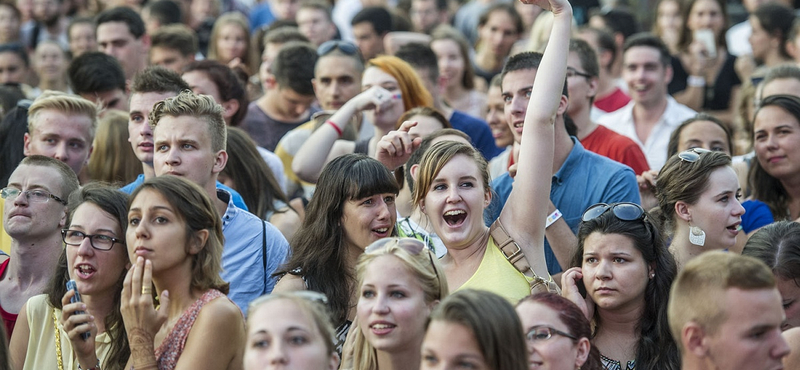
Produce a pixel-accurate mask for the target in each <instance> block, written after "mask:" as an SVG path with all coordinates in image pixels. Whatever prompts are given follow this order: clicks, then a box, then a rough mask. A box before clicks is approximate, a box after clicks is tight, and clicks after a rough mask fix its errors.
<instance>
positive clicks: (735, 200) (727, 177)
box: [688, 166, 744, 249]
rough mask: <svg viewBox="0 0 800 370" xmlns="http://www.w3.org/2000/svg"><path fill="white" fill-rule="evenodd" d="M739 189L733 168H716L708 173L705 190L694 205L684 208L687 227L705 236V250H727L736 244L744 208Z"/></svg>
mask: <svg viewBox="0 0 800 370" xmlns="http://www.w3.org/2000/svg"><path fill="white" fill-rule="evenodd" d="M740 196H741V188H740V187H739V178H738V177H737V176H736V171H734V170H733V167H730V166H725V167H720V168H717V169H716V170H714V171H713V172H711V175H710V176H709V177H708V184H707V186H706V189H705V190H704V191H703V192H702V193H700V197H699V198H698V199H697V202H696V203H695V204H692V205H688V209H689V214H690V216H691V222H690V223H691V225H692V226H698V227H700V228H701V229H703V231H705V233H706V244H705V245H706V248H709V249H727V248H732V247H733V246H734V245H735V244H736V235H738V234H739V229H738V228H739V224H741V223H742V215H743V214H744V207H742V204H741V203H740V202H739V197H740Z"/></svg>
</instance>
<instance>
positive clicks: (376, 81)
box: [361, 67, 406, 130]
mask: <svg viewBox="0 0 800 370" xmlns="http://www.w3.org/2000/svg"><path fill="white" fill-rule="evenodd" d="M375 85H378V86H381V87H383V88H384V89H386V90H389V92H390V93H392V95H397V96H399V95H400V94H401V92H400V84H399V83H398V82H397V79H396V78H394V77H393V76H392V75H390V74H388V73H386V72H384V71H383V70H382V69H380V68H378V67H368V68H367V69H366V70H365V71H364V76H363V77H362V78H361V88H362V91H363V90H367V89H369V88H370V87H372V86H375ZM391 101H392V103H391V104H390V105H389V107H388V108H386V109H382V110H380V111H377V110H375V109H372V110H368V111H366V112H365V115H366V116H367V119H368V120H369V121H370V122H372V123H373V124H374V125H375V126H376V127H378V128H381V129H384V130H393V129H394V126H395V124H396V123H397V120H398V119H400V116H401V115H403V112H405V111H406V108H405V105H404V104H403V99H402V97H400V98H399V99H397V98H395V99H392V100H391Z"/></svg>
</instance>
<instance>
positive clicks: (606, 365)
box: [600, 353, 636, 370]
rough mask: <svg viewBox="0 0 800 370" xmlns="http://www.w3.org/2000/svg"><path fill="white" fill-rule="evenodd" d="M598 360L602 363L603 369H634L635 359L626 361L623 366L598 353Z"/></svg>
mask: <svg viewBox="0 0 800 370" xmlns="http://www.w3.org/2000/svg"><path fill="white" fill-rule="evenodd" d="M600 361H601V362H602V363H603V370H636V360H631V361H628V363H627V364H625V367H624V368H623V367H622V363H620V362H619V361H617V360H614V359H610V358H608V357H606V356H603V354H602V353H601V354H600Z"/></svg>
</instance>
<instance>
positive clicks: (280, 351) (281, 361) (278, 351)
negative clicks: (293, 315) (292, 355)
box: [268, 338, 289, 365]
mask: <svg viewBox="0 0 800 370" xmlns="http://www.w3.org/2000/svg"><path fill="white" fill-rule="evenodd" d="M268 362H269V363H270V364H271V365H286V364H288V363H289V358H288V356H286V348H284V344H283V342H282V341H281V340H279V339H277V338H276V339H275V340H273V341H272V344H271V345H270V349H269V354H268Z"/></svg>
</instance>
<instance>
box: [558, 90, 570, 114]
mask: <svg viewBox="0 0 800 370" xmlns="http://www.w3.org/2000/svg"><path fill="white" fill-rule="evenodd" d="M568 106H569V98H568V97H567V96H566V95H564V94H562V95H561V100H560V101H559V102H558V111H557V112H556V113H557V114H558V115H559V116H561V115H563V114H564V112H566V111H567V107H568Z"/></svg>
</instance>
